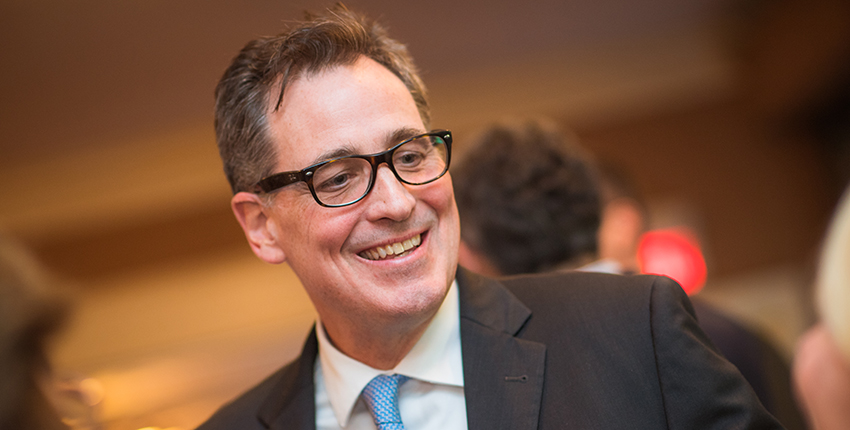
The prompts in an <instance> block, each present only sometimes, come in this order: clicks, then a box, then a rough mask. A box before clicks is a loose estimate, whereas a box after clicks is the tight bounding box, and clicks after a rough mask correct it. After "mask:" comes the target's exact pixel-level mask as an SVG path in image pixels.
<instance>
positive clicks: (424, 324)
mask: <svg viewBox="0 0 850 430" xmlns="http://www.w3.org/2000/svg"><path fill="white" fill-rule="evenodd" d="M435 314H436V312H434V313H432V314H431V316H430V317H428V318H427V319H425V320H423V321H418V322H416V323H413V324H411V323H410V322H408V324H403V323H399V322H385V323H380V324H375V325H373V326H370V327H367V328H365V329H364V327H354V325H353V324H350V323H349V324H335V321H325V320H322V327H323V328H324V330H325V333H326V334H327V337H328V340H330V341H331V343H333V345H334V346H335V347H336V348H337V349H338V350H339V351H340V352H342V353H343V354H345V355H347V356H349V357H351V358H353V359H355V360H357V361H359V362H361V363H363V364H366V365H367V366H370V367H372V368H375V369H379V370H389V369H392V368H394V367H395V366H396V365H398V363H400V362H401V360H402V359H404V357H405V356H406V355H407V353H408V352H410V350H411V349H412V348H413V346H414V345H416V342H418V341H419V338H421V337H422V334H423V333H425V330H426V329H427V328H428V324H430V322H431V320H432V319H433V318H434V315H435Z"/></svg>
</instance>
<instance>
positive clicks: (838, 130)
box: [0, 0, 850, 429]
mask: <svg viewBox="0 0 850 430" xmlns="http://www.w3.org/2000/svg"><path fill="white" fill-rule="evenodd" d="M346 4H347V5H348V6H349V7H350V8H352V9H355V10H357V11H361V12H364V13H367V14H368V15H370V16H373V17H377V18H379V20H380V21H381V22H382V23H384V24H385V25H386V26H387V27H389V31H390V34H391V35H392V36H393V37H395V38H397V39H399V40H401V41H403V42H405V43H407V44H408V47H409V49H410V51H411V52H412V54H413V56H414V58H415V59H416V61H417V63H418V65H419V67H420V68H421V70H422V74H423V77H424V79H425V82H426V84H427V85H428V87H429V90H430V93H431V101H432V111H433V118H434V120H433V124H434V126H435V127H438V128H448V129H451V130H452V131H453V132H454V134H455V141H456V146H457V147H458V149H460V150H462V146H463V142H464V138H465V137H468V136H471V135H472V134H473V133H475V131H476V130H477V129H478V128H480V127H483V126H485V125H487V124H488V123H489V122H491V121H492V120H495V119H498V118H501V117H504V116H507V115H547V116H550V117H553V118H555V119H557V120H558V121H559V122H561V123H562V125H563V126H564V128H569V129H572V130H574V131H575V132H576V133H577V134H578V135H579V136H580V138H581V139H582V143H583V144H584V146H585V147H586V148H587V149H588V150H590V151H591V152H592V153H594V154H595V155H596V156H597V157H598V158H599V159H601V160H605V161H606V162H608V163H611V164H615V165H617V166H619V167H620V168H622V169H623V170H624V171H627V172H628V173H629V175H630V176H632V177H633V178H634V181H635V185H636V187H637V188H638V191H639V192H640V193H641V194H642V195H643V196H644V197H645V199H646V200H647V203H648V206H649V210H650V214H651V216H652V226H653V227H665V226H672V225H687V226H688V227H690V228H691V229H693V230H694V231H695V232H696V233H697V235H698V236H699V239H700V242H701V244H702V247H703V252H704V253H705V255H706V260H707V264H708V281H707V284H706V287H705V288H704V289H703V291H702V292H700V297H704V298H705V299H706V300H707V301H710V302H712V303H714V304H716V305H717V306H719V307H721V308H722V309H724V310H726V311H728V312H729V313H730V314H732V315H734V316H735V317H737V318H739V319H740V320H741V321H742V322H743V323H745V324H746V325H747V326H749V327H751V328H752V329H753V330H755V331H757V332H759V333H762V334H764V335H765V336H766V337H767V338H768V339H770V341H771V342H773V343H774V344H775V345H776V346H777V348H779V349H780V350H781V351H782V352H783V353H784V354H785V355H786V357H787V358H789V359H790V357H791V355H792V353H793V348H794V344H795V342H796V339H797V337H798V336H799V334H800V333H801V332H802V331H803V330H804V329H805V328H806V327H807V326H808V325H809V323H810V322H811V321H812V318H813V315H812V311H811V310H810V309H811V308H810V291H809V285H810V284H811V276H812V274H813V263H814V262H815V260H816V258H817V249H818V246H819V244H820V240H821V236H822V234H823V232H824V228H825V226H826V222H827V220H828V219H829V216H830V214H831V212H832V210H833V208H834V205H835V203H836V201H837V198H838V196H839V194H840V191H841V190H842V189H843V186H844V184H846V183H847V180H848V178H850V3H848V2H846V1H843V0H639V1H627V0H571V1H562V0H541V1H537V2H519V1H507V0H487V1H484V0H470V1H464V2H458V1H449V0H433V1H429V2H397V1H390V0H350V1H348V2H346ZM330 5H331V3H330V2H327V1H315V0H314V1H308V0H292V1H269V0H256V1H247V2H245V1H242V2H236V1H226V0H203V1H202V0H178V1H163V0H145V1H141V0H123V1H113V0H79V1H74V2H71V1H61V0H2V3H0V41H1V43H0V53H2V54H0V58H2V60H0V61H2V67H0V228H2V229H4V230H7V231H8V232H9V233H10V234H11V235H12V236H14V237H15V238H17V239H18V240H20V241H22V242H23V243H24V244H26V245H27V246H28V247H29V248H30V249H31V250H32V251H33V252H34V253H35V254H36V256H37V257H38V258H40V259H41V260H42V261H43V262H44V263H45V264H46V265H47V266H48V268H49V269H50V270H51V271H52V272H53V273H54V275H56V276H57V277H58V278H59V279H60V280H61V282H62V284H63V287H65V288H66V289H67V290H68V291H69V292H70V293H71V294H72V295H73V297H74V299H75V313H74V315H73V317H72V318H71V321H70V324H68V326H67V327H66V329H65V330H64V331H63V333H62V334H61V336H60V337H59V338H57V339H56V342H55V344H54V345H53V346H52V348H51V356H52V359H53V362H54V365H55V368H56V370H57V371H58V372H59V373H60V375H62V376H63V377H64V378H65V379H66V380H68V381H72V383H76V384H78V385H79V386H80V387H83V388H84V389H85V390H86V391H87V392H88V393H89V399H90V402H91V403H92V404H93V405H94V408H96V412H97V413H98V414H99V417H100V419H101V420H102V421H103V423H104V425H105V428H107V429H139V428H143V427H160V428H170V427H175V428H182V429H188V428H192V427H194V426H195V425H197V424H199V423H200V422H201V421H203V420H204V419H205V418H206V417H207V416H208V415H209V414H211V413H212V412H213V410H215V408H216V407H217V406H219V405H220V404H222V403H223V402H225V401H226V400H228V399H230V398H232V397H233V396H235V395H236V394H238V393H239V392H241V391H242V390H244V389H245V388H247V387H249V386H251V385H253V384H254V383H256V382H257V381H258V380H260V379H261V378H262V377H264V376H265V375H267V374H268V373H270V372H271V371H272V370H273V369H276V368H277V367H279V366H280V365H281V364H282V363H284V362H286V361H288V360H289V359H291V358H292V357H294V356H295V355H297V353H298V352H299V351H300V347H301V342H302V341H303V339H304V338H305V336H306V333H307V331H308V329H309V326H310V325H311V324H312V321H313V318H314V311H313V309H312V306H311V305H310V303H309V300H308V299H307V297H306V295H305V294H304V293H303V292H302V290H301V287H300V285H299V283H298V280H297V279H296V277H295V276H294V274H293V273H292V272H291V271H290V270H289V269H288V267H286V266H285V265H282V266H280V267H273V266H269V265H266V264H264V263H262V262H260V261H259V260H258V259H257V258H256V257H254V255H253V254H252V253H251V251H250V249H249V248H248V246H247V244H246V242H245V239H244V237H243V235H242V232H241V230H240V228H239V226H238V224H237V223H236V221H235V219H234V218H233V216H232V214H231V212H230V207H229V197H230V193H229V189H228V186H227V183H226V180H225V178H224V175H223V174H222V172H221V164H220V161H219V159H218V154H217V151H216V148H215V141H214V134H213V128H212V117H213V97H212V92H213V88H214V87H215V84H216V82H217V80H218V78H219V76H220V75H221V73H223V71H224V69H225V68H226V67H227V65H228V63H229V61H230V59H231V58H232V57H233V56H234V55H235V54H236V53H237V52H238V50H239V49H240V48H241V47H242V45H244V44H245V43H246V42H247V41H248V40H250V39H252V38H255V37H257V36H261V35H267V34H274V33H278V32H279V31H281V30H282V29H283V28H284V26H285V25H286V23H287V22H288V21H292V20H297V19H300V18H301V17H302V16H303V11H304V10H319V9H322V8H325V7H328V6H330ZM74 381H76V382H74Z"/></svg>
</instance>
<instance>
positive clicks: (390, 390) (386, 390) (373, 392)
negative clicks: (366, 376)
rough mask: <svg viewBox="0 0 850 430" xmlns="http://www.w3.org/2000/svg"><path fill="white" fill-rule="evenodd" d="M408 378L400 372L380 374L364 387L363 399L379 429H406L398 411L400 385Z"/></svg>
mask: <svg viewBox="0 0 850 430" xmlns="http://www.w3.org/2000/svg"><path fill="white" fill-rule="evenodd" d="M408 379H410V378H408V377H407V376H404V375H399V374H395V375H378V376H376V377H375V378H374V379H372V380H371V381H369V383H368V384H367V385H366V388H364V389H363V400H365V401H366V406H368V407H369V411H370V412H371V413H372V418H374V419H375V425H376V426H378V430H404V425H403V424H402V423H401V414H399V412H398V387H399V385H401V384H402V383H404V381H407V380H408Z"/></svg>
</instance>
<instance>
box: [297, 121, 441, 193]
mask: <svg viewBox="0 0 850 430" xmlns="http://www.w3.org/2000/svg"><path fill="white" fill-rule="evenodd" d="M390 160H391V161H390V162H391V163H392V167H393V168H394V169H395V172H396V174H397V176H398V178H399V179H401V181H402V182H405V183H407V184H410V185H418V184H424V183H427V182H431V181H433V180H435V179H437V178H438V177H440V176H441V175H442V174H443V173H444V172H445V170H446V164H447V160H448V148H447V147H446V142H445V141H444V140H443V138H441V137H439V136H422V137H419V138H416V139H413V140H411V141H409V142H406V143H404V144H403V145H401V146H398V147H397V148H395V150H393V152H392V156H391V158H390ZM372 174H373V169H372V164H371V163H370V162H369V161H368V160H366V159H364V158H359V157H348V158H340V159H338V160H333V161H331V162H329V163H327V164H325V165H323V166H322V167H320V168H319V169H317V170H316V171H315V172H314V173H313V190H314V191H315V193H316V198H317V199H318V200H319V201H321V202H322V203H323V204H326V205H345V204H348V203H353V202H355V201H357V200H358V199H360V198H361V197H363V196H364V195H365V194H366V193H367V192H368V191H369V185H370V183H371V182H372Z"/></svg>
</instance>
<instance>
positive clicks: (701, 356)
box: [458, 271, 781, 429]
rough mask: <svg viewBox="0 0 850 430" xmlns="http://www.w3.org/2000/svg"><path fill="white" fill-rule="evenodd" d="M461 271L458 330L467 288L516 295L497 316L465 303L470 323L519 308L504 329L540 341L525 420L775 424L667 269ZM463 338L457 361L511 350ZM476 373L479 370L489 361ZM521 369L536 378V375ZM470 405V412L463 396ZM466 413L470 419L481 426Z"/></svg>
mask: <svg viewBox="0 0 850 430" xmlns="http://www.w3.org/2000/svg"><path fill="white" fill-rule="evenodd" d="M458 278H459V285H465V286H466V287H467V288H462V290H461V297H462V300H461V303H462V307H461V314H462V321H461V324H462V326H461V336H462V337H463V336H464V335H466V333H468V332H469V331H468V330H467V331H466V332H465V331H464V328H463V327H464V326H463V324H464V320H465V318H464V316H463V314H464V300H463V298H464V297H469V296H474V297H472V298H471V299H468V300H467V306H468V305H469V302H470V301H471V302H473V303H474V302H485V301H486V300H487V299H482V298H481V296H483V297H487V296H498V297H500V298H501V299H500V300H501V301H502V302H511V301H514V305H503V307H504V309H501V310H497V312H495V313H496V315H495V316H494V315H493V313H492V312H491V313H490V314H488V311H486V310H483V309H478V310H477V311H476V312H471V311H470V310H468V309H467V311H466V312H467V313H470V314H472V313H475V314H483V315H484V316H483V317H480V316H478V317H475V318H477V319H476V320H475V323H476V324H485V325H486V324H493V322H494V321H496V323H495V324H497V325H498V324H502V327H508V326H511V324H505V323H506V322H508V321H510V320H511V319H512V318H514V319H520V318H517V317H515V316H514V315H520V316H522V315H526V316H527V318H525V319H524V320H523V321H522V322H521V323H520V324H516V322H514V323H513V324H512V326H511V327H510V329H507V330H505V331H506V332H511V331H514V333H513V336H515V337H516V338H517V339H518V340H522V341H524V342H527V343H528V344H531V345H539V346H540V347H542V348H544V352H543V355H544V356H545V367H544V369H543V372H542V376H541V377H540V379H541V381H542V394H541V396H540V407H539V414H538V417H539V418H538V422H537V423H536V426H535V427H528V428H541V429H543V428H553V429H554V428H582V429H585V428H588V429H611V428H630V429H656V428H668V429H693V428H700V429H725V428H753V429H755V428H765V429H767V428H781V426H779V425H778V424H777V423H776V422H775V420H774V419H773V418H772V417H771V416H770V415H769V414H767V413H766V412H765V411H764V409H763V407H762V406H761V405H760V404H759V402H758V400H757V399H756V398H755V396H754V395H753V393H752V391H751V390H750V388H749V386H748V385H747V384H746V382H745V381H744V380H743V378H742V377H741V376H740V374H739V373H738V372H737V370H736V369H735V368H734V366H732V365H730V364H729V363H728V362H727V361H726V360H725V359H724V358H723V357H722V355H720V354H719V353H718V352H717V351H716V349H714V347H713V346H712V344H711V342H710V341H708V339H707V338H706V337H705V335H704V334H703V332H702V331H701V330H700V329H699V326H698V325H697V323H696V320H695V318H694V316H693V308H692V306H691V304H690V301H689V300H688V298H687V296H686V295H685V294H684V292H683V291H682V290H681V288H680V287H679V286H678V285H677V284H676V283H675V282H673V281H672V280H669V279H668V278H663V277H656V276H633V277H624V276H617V275H606V274H594V273H578V272H576V273H558V274H548V275H533V276H522V277H513V278H507V279H503V280H501V281H494V280H488V279H487V278H482V277H479V276H477V275H474V274H471V273H469V272H466V271H462V272H460V274H459V276H458ZM461 279H463V280H464V281H463V282H461ZM497 309H498V307H497ZM507 309H512V310H507ZM463 344H464V346H463V347H464V366H466V364H467V363H468V362H470V363H473V362H474V363H476V365H477V366H491V367H499V366H500V364H498V363H499V362H500V361H501V360H502V357H505V356H509V355H510V354H507V353H505V352H502V353H500V354H499V355H498V356H490V357H488V358H487V359H481V360H475V359H474V358H473V357H467V354H470V355H476V354H478V352H477V350H476V349H472V348H468V345H469V342H468V341H467V340H466V339H464V340H463ZM526 351H528V349H527V350H526ZM490 363H493V364H492V365H491V364H490ZM464 372H465V377H466V376H467V372H466V369H464ZM475 373H476V374H478V376H476V377H477V378H481V377H482V376H481V375H482V374H486V373H487V371H486V370H483V369H480V368H479V369H477V370H476V371H475ZM490 377H492V378H499V377H501V375H499V374H496V375H490ZM528 378H529V379H528V383H533V382H535V376H534V375H532V374H530V373H529V375H528ZM465 383H466V384H467V386H468V387H470V385H471V386H472V387H471V388H472V389H473V390H474V386H475V385H476V384H477V382H476V380H475V379H470V378H466V380H465ZM493 391H494V390H492V389H491V390H490V392H493ZM485 395H486V394H485ZM491 396H498V394H491ZM514 400H516V399H514ZM523 401H527V398H526V399H523ZM467 405H468V406H467V409H468V413H470V412H471V411H470V409H472V407H471V406H470V403H469V399H467ZM491 412H493V413H496V414H501V413H503V412H500V411H491ZM483 414H484V413H483V412H482V415H483ZM473 415H474V413H470V428H479V427H477V426H473V420H472V418H473ZM494 428H508V427H506V426H498V425H496V427H494Z"/></svg>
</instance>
